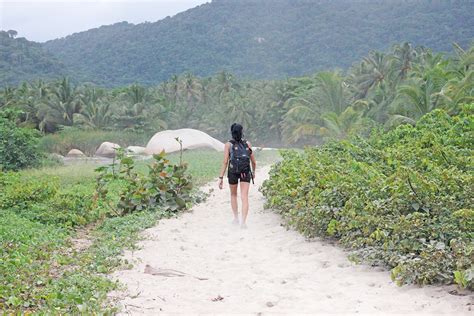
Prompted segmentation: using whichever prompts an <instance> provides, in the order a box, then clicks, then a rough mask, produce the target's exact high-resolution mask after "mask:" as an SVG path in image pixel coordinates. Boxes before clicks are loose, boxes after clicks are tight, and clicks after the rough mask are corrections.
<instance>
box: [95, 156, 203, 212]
mask: <svg viewBox="0 0 474 316" xmlns="http://www.w3.org/2000/svg"><path fill="white" fill-rule="evenodd" d="M153 159H154V161H153V162H152V163H151V164H150V165H149V166H148V172H147V173H146V174H142V173H140V172H137V171H136V170H135V169H136V165H135V162H134V160H133V158H131V157H124V156H123V152H121V153H120V154H119V160H120V164H119V167H118V170H115V165H113V164H112V165H110V166H103V167H99V168H97V171H98V172H99V176H98V179H97V195H96V196H97V199H98V200H99V201H100V202H103V203H105V205H107V206H109V207H110V209H111V210H112V211H113V212H114V213H116V214H117V215H126V214H128V213H133V212H136V211H144V210H156V209H160V210H163V211H166V212H170V213H177V212H178V211H180V210H183V209H187V208H189V207H190V206H191V204H192V203H193V202H194V201H195V199H194V196H193V195H192V188H193V185H192V182H191V176H190V175H189V174H188V172H187V164H185V163H179V164H172V163H171V162H170V161H169V160H168V159H166V158H165V153H164V152H163V153H161V154H159V155H154V156H153ZM117 181H118V182H120V183H121V187H120V190H119V193H118V202H115V201H110V199H109V196H108V193H109V192H110V185H111V184H113V183H114V182H117Z"/></svg>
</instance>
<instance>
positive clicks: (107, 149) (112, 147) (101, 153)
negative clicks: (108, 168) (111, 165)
mask: <svg viewBox="0 0 474 316" xmlns="http://www.w3.org/2000/svg"><path fill="white" fill-rule="evenodd" d="M119 148H120V146H119V145H117V144H114V143H109V142H103V143H102V144H100V146H99V148H97V150H96V151H95V156H97V157H105V158H114V157H115V155H116V154H117V149H119Z"/></svg>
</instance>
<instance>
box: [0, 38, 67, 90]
mask: <svg viewBox="0 0 474 316" xmlns="http://www.w3.org/2000/svg"><path fill="white" fill-rule="evenodd" d="M15 37H16V31H13V30H10V31H8V32H7V31H0V86H5V85H16V84H18V83H20V82H22V81H27V80H33V79H37V78H40V77H41V78H43V79H52V78H56V77H59V76H61V75H63V74H65V73H66V71H65V67H64V65H63V64H62V63H60V62H59V61H58V60H57V59H56V58H55V57H54V56H52V55H51V54H50V53H48V52H46V51H44V49H43V47H42V46H41V45H40V44H39V43H35V42H31V41H28V40H27V39H25V38H23V37H20V38H15Z"/></svg>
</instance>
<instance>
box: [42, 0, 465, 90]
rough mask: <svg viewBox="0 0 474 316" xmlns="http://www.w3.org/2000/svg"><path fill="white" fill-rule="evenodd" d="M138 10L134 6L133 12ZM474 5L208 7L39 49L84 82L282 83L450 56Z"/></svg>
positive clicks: (243, 0) (267, 0)
mask: <svg viewBox="0 0 474 316" xmlns="http://www.w3.org/2000/svg"><path fill="white" fill-rule="evenodd" d="M137 5H139V4H137ZM472 12H474V1H465V0H404V1H402V0H350V1H349V0H332V1H330V0H324V1H323V0H258V1H257V0H235V1H234V0H214V1H212V2H211V3H207V4H203V5H200V6H198V7H196V8H193V9H190V10H188V11H186V12H183V13H180V14H177V15H176V16H174V17H168V18H165V19H163V20H160V21H158V22H155V23H149V22H147V23H142V24H138V25H134V24H130V23H127V22H122V23H117V24H114V25H109V26H102V27H99V28H96V29H91V30H89V31H85V32H81V33H76V34H72V35H70V36H67V37H65V38H61V39H57V40H52V41H48V42H46V43H44V45H43V47H44V48H45V49H46V50H47V51H48V52H50V53H51V54H53V55H54V56H56V57H57V58H58V59H59V60H60V61H62V62H63V63H64V64H66V65H68V67H69V68H70V69H71V71H72V72H73V73H74V74H75V76H78V77H79V79H81V80H87V81H92V82H95V83H98V84H101V85H107V86H117V85H124V84H130V83H133V82H138V83H142V84H153V83H157V82H160V81H163V80H167V79H169V78H170V77H171V76H172V75H174V74H179V73H183V72H193V73H194V74H196V75H200V76H207V75H210V74H213V73H215V72H217V71H220V70H227V71H230V72H232V73H235V74H236V75H239V76H243V77H247V78H281V77H285V76H297V75H302V74H306V73H311V72H314V71H316V70H321V69H328V68H335V67H339V68H346V67H349V66H350V65H351V64H352V63H353V62H355V61H357V60H359V59H360V58H361V57H363V56H365V55H366V54H367V53H368V51H369V50H372V49H375V50H386V49H387V48H388V47H389V46H391V45H392V44H394V43H400V42H404V41H408V42H411V43H412V44H414V45H423V46H426V47H430V48H432V49H433V50H435V51H451V43H452V42H457V43H458V44H460V45H461V46H464V47H467V46H468V45H469V44H470V43H471V42H472V41H473V39H474V19H473V18H472Z"/></svg>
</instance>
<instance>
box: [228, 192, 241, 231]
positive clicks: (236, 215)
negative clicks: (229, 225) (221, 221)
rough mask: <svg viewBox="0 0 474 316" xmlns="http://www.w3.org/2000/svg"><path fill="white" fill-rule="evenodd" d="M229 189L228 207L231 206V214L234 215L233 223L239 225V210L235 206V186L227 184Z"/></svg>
mask: <svg viewBox="0 0 474 316" xmlns="http://www.w3.org/2000/svg"><path fill="white" fill-rule="evenodd" d="M229 188H230V205H232V212H233V213H234V223H236V224H238V223H239V209H238V207H239V206H238V205H237V184H229Z"/></svg>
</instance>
